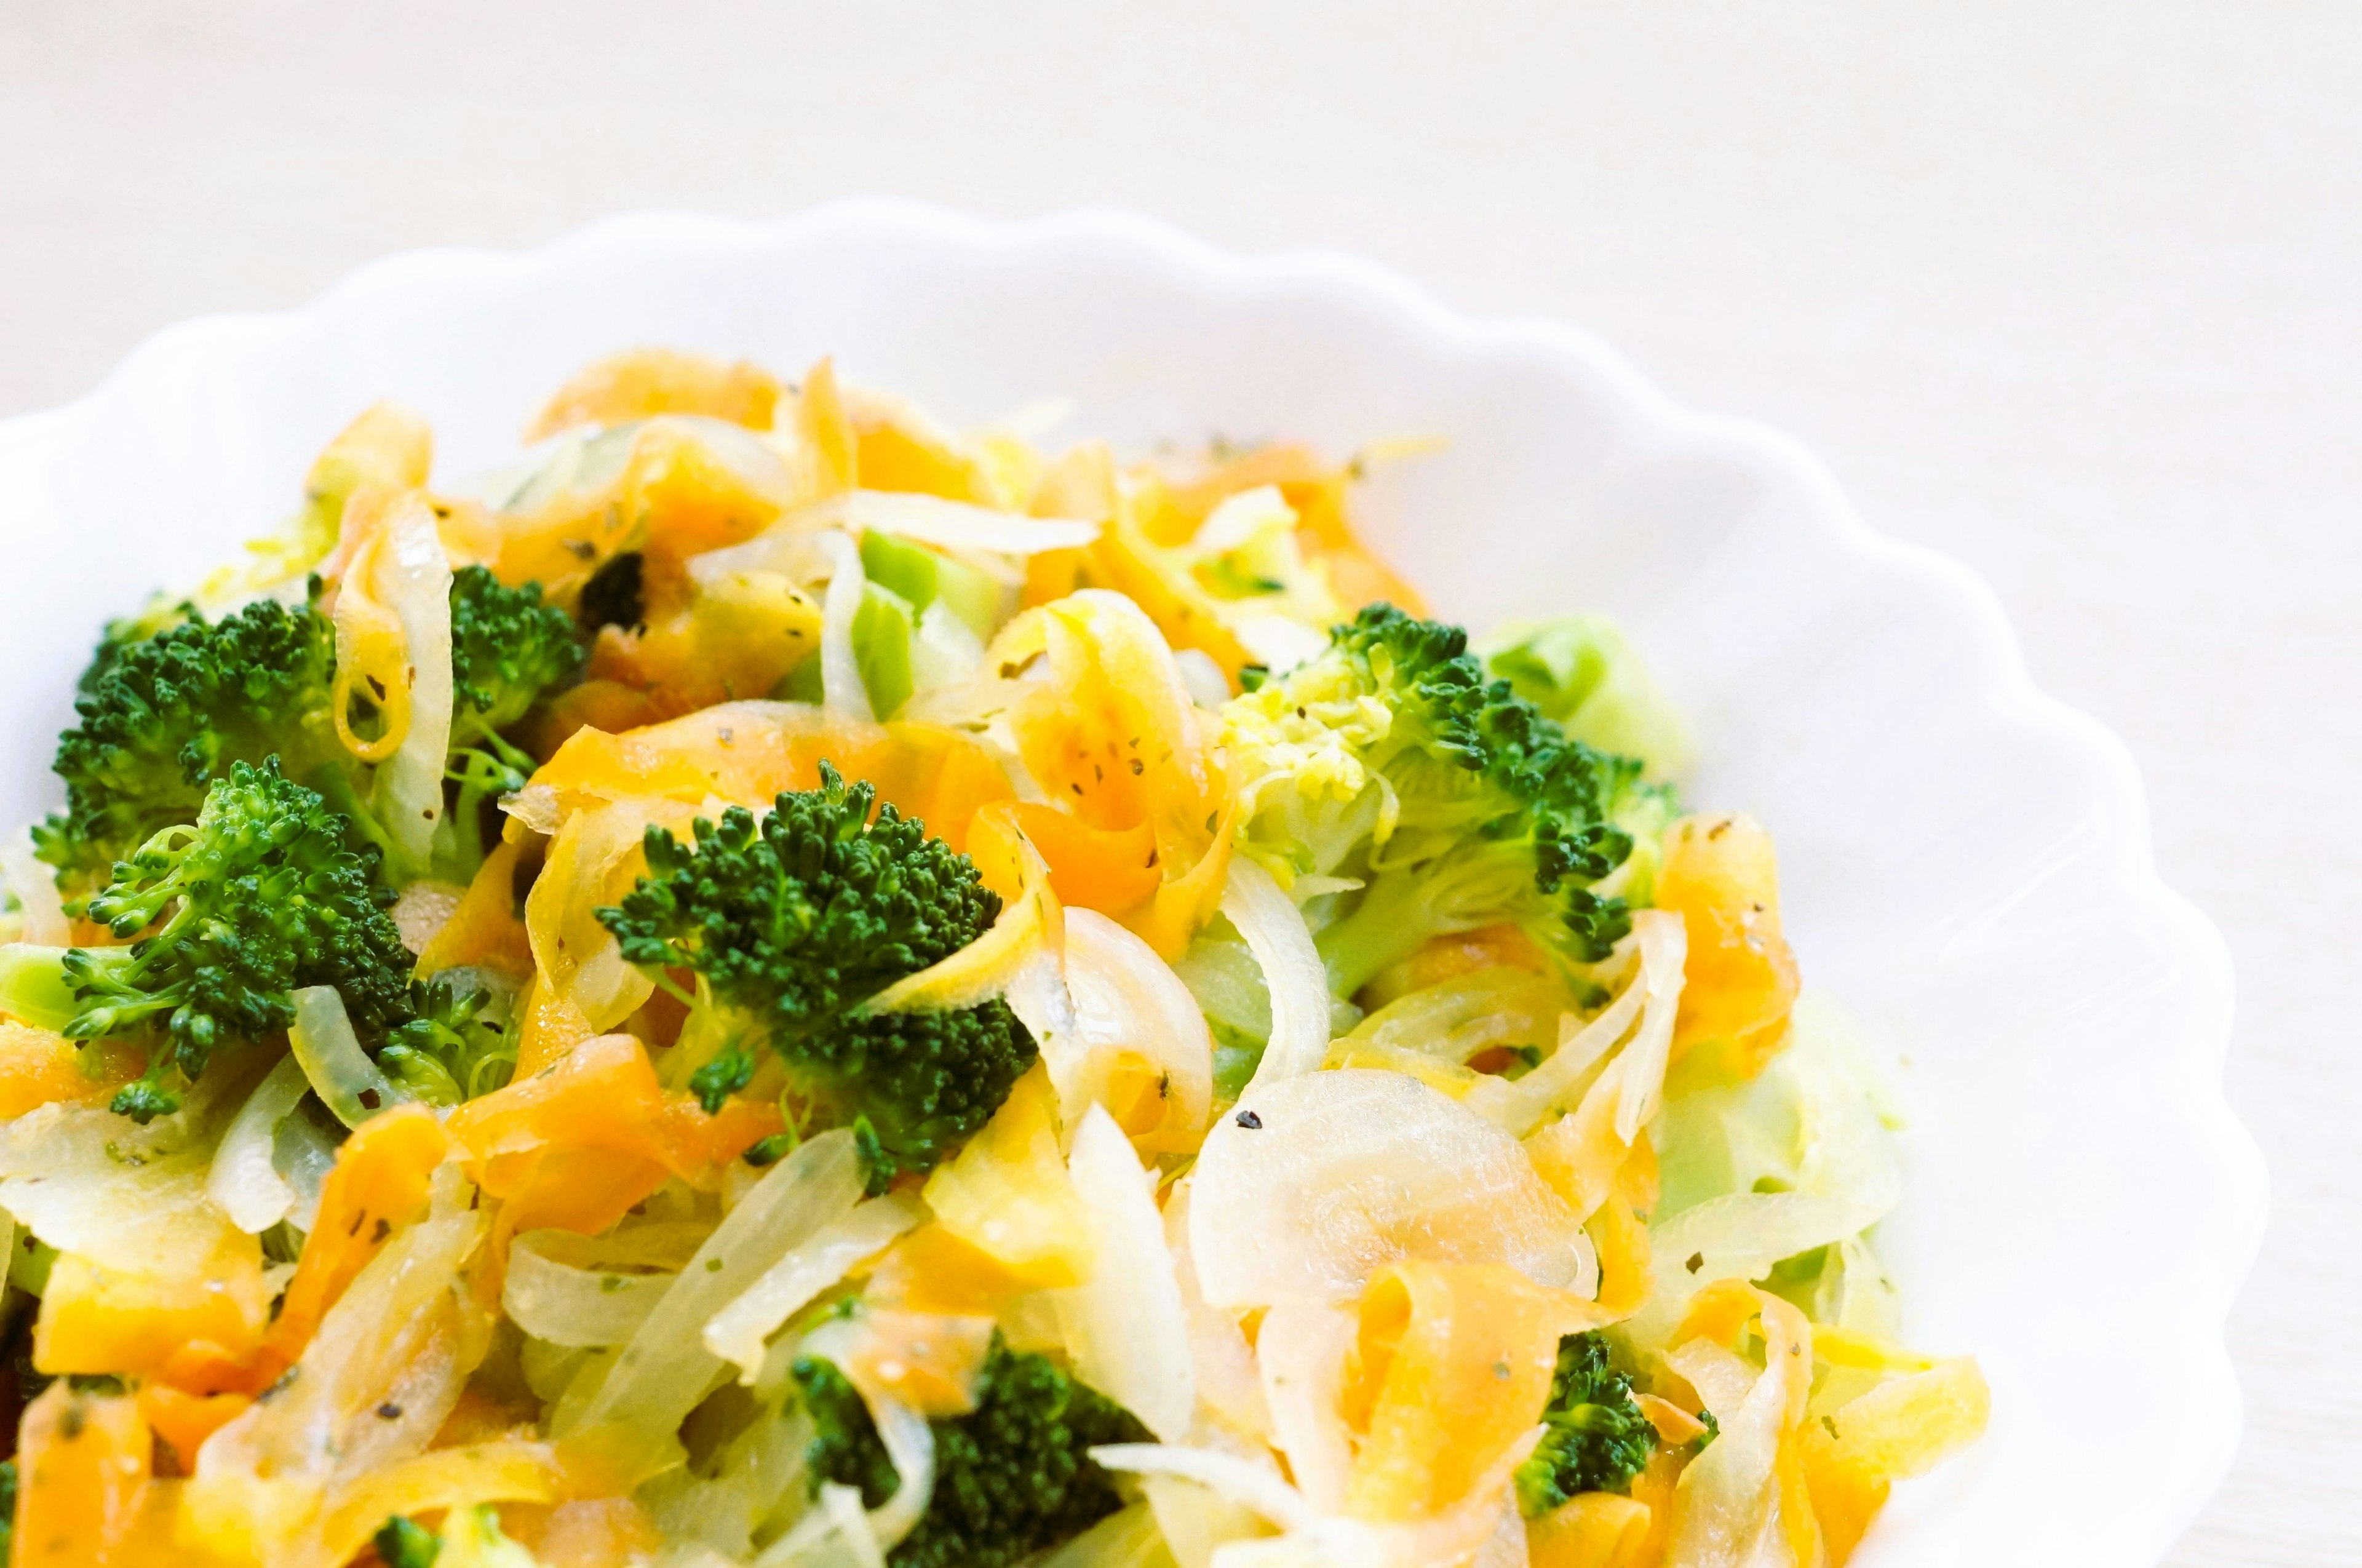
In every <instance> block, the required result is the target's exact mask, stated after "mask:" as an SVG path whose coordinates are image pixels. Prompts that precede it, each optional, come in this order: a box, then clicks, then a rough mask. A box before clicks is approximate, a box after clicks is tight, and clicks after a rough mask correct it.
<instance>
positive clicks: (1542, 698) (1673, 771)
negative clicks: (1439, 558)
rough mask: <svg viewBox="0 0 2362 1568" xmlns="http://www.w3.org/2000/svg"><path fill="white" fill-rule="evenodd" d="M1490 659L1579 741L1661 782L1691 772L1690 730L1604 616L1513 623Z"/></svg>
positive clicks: (1494, 642) (1495, 670)
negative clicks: (1639, 765) (1633, 761)
mask: <svg viewBox="0 0 2362 1568" xmlns="http://www.w3.org/2000/svg"><path fill="white" fill-rule="evenodd" d="M1484 654H1485V668H1486V669H1487V670H1489V671H1490V672H1491V673H1492V674H1494V675H1495V676H1497V677H1499V678H1500V679H1504V680H1507V682H1508V683H1509V686H1510V688H1511V689H1512V690H1515V691H1516V692H1517V694H1518V696H1520V697H1522V698H1524V699H1525V700H1526V701H1529V702H1531V703H1532V704H1533V705H1534V706H1535V707H1536V708H1539V709H1540V710H1541V712H1543V713H1545V714H1546V715H1548V716H1549V717H1550V718H1551V719H1553V720H1555V721H1557V723H1559V725H1560V726H1561V727H1562V728H1563V729H1564V730H1565V731H1566V733H1567V734H1569V735H1571V736H1573V738H1574V739H1576V740H1579V741H1581V742H1583V743H1584V745H1591V746H1596V747H1597V748H1598V749H1600V750H1601V751H1606V752H1614V753H1616V754H1617V755H1620V756H1637V757H1639V759H1640V760H1641V761H1642V762H1643V763H1644V764H1646V765H1647V767H1648V769H1649V772H1650V775H1651V776H1652V777H1654V778H1672V777H1674V776H1676V775H1678V774H1680V773H1682V772H1683V771H1684V770H1685V769H1686V768H1687V767H1689V763H1690V758H1691V755H1692V753H1693V751H1694V745H1693V744H1692V742H1691V739H1690V733H1689V726H1688V725H1687V724H1685V723H1683V722H1682V716H1681V714H1680V713H1679V712H1676V711H1675V710H1674V708H1673V705H1672V703H1671V702H1670V701H1667V700H1666V698H1665V695H1664V693H1663V692H1662V691H1661V690H1659V689H1658V686H1657V683H1656V681H1655V680H1654V679H1651V678H1650V674H1649V671H1648V668H1647V667H1645V666H1644V665H1642V664H1641V662H1640V656H1639V654H1637V653H1635V652H1633V650H1632V645H1631V644H1630V643H1629V642H1628V641H1627V640H1626V639H1625V636H1624V634H1623V633H1622V632H1621V631H1620V630H1618V629H1617V626H1616V624H1615V623H1614V622H1612V621H1609V620H1608V619H1607V618H1606V617H1605V616H1601V615H1566V616H1562V617H1560V618H1559V619H1557V620H1555V621H1525V622H1518V623H1515V624H1510V625H1507V626H1504V627H1502V628H1501V629H1500V630H1499V631H1498V632H1496V633H1495V634H1494V635H1493V636H1492V637H1491V638H1490V639H1488V640H1487V642H1486V643H1485V649H1484Z"/></svg>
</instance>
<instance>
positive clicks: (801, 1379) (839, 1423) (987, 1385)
mask: <svg viewBox="0 0 2362 1568" xmlns="http://www.w3.org/2000/svg"><path fill="white" fill-rule="evenodd" d="M791 1375H792V1376H793V1377H794V1379H795V1382H796V1386H797V1387H798V1389H799V1390H800V1392H801V1394H802V1396H803V1400H804V1408H805V1409H806V1410H807V1411H809V1412H810V1413H811V1419H812V1423H813V1427H814V1429H815V1430H814V1435H813V1438H812V1440H811V1445H810V1446H809V1447H808V1448H807V1449H806V1450H805V1455H804V1457H805V1463H806V1464H807V1465H808V1466H809V1467H810V1471H809V1473H810V1477H811V1487H812V1489H813V1491H814V1492H815V1493H817V1492H818V1490H819V1488H820V1485H821V1483H822V1482H823V1481H833V1482H836V1483H838V1484H840V1485H847V1486H857V1487H859V1488H860V1489H861V1496H862V1501H863V1503H864V1504H865V1505H866V1506H867V1507H873V1508H874V1507H878V1506H880V1505H881V1504H883V1503H884V1502H885V1501H886V1500H887V1499H888V1498H889V1497H891V1496H893V1495H894V1492H895V1490H896V1488H897V1487H898V1486H900V1476H898V1475H896V1474H895V1473H894V1467H893V1464H892V1463H891V1461H889V1459H888V1458H887V1455H886V1447H885V1444H884V1443H883V1442H881V1441H879V1440H878V1437H877V1427H876V1425H875V1423H873V1422H872V1420H871V1419H870V1416H869V1410H868V1408H867V1407H866V1406H865V1405H864V1404H863V1403H862V1402H861V1397H860V1396H859V1395H858V1394H857V1393H856V1392H855V1390H854V1388H853V1386H852V1385H851V1384H850V1383H849V1382H847V1381H846V1380H845V1378H844V1375H843V1374H842V1373H840V1372H838V1371H837V1369H836V1368H835V1367H834V1366H833V1365H832V1364H829V1363H827V1362H825V1361H817V1360H814V1359H812V1358H811V1357H804V1358H801V1359H800V1360H798V1361H797V1362H796V1363H795V1364H794V1366H793V1368H792V1369H791ZM928 1424H929V1425H930V1426H931V1427H932V1428H933V1430H934V1436H935V1490H934V1495H933V1498H932V1499H931V1500H930V1501H929V1503H928V1505H927V1511H926V1513H925V1515H924V1516H923V1517H922V1518H921V1519H920V1520H919V1523H918V1525H917V1526H916V1528H914V1529H912V1530H911V1533H910V1535H908V1536H907V1537H905V1538H904V1539H903V1540H902V1542H901V1544H900V1545H899V1546H897V1547H895V1549H894V1550H893V1551H890V1552H889V1553H888V1554H887V1561H888V1562H889V1563H891V1564H892V1565H893V1568H1005V1565H1007V1564H1010V1563H1014V1562H1021V1561H1023V1560H1024V1559H1026V1558H1027V1557H1030V1556H1032V1554H1033V1553H1035V1552H1039V1551H1048V1550H1049V1549H1050V1548H1052V1547H1054V1546H1056V1545H1058V1544H1059V1543H1060V1542H1062V1541H1065V1540H1070V1539H1072V1538H1073V1537H1075V1536H1077V1535H1079V1534H1081V1533H1082V1532H1083V1531H1084V1530H1086V1529H1089V1528H1090V1527H1091V1526H1092V1525H1094V1524H1096V1523H1098V1521H1099V1520H1100V1519H1102V1518H1106V1517H1107V1516H1108V1515H1109V1514H1111V1513H1114V1512H1115V1511H1116V1510H1117V1509H1118V1508H1120V1507H1122V1506H1123V1498H1122V1496H1120V1494H1119V1493H1118V1492H1117V1490H1116V1485H1115V1480H1114V1477H1112V1476H1110V1475H1109V1474H1108V1473H1107V1472H1106V1471H1105V1470H1102V1469H1100V1468H1099V1466H1098V1465H1097V1464H1095V1463H1092V1462H1091V1460H1090V1458H1089V1450H1091V1449H1093V1448H1096V1447H1098V1446H1099V1445H1101V1444H1104V1443H1121V1442H1148V1441H1153V1438H1152V1436H1151V1434H1150V1432H1149V1430H1148V1429H1147V1428H1146V1427H1144V1426H1142V1424H1141V1422H1140V1420H1139V1419H1138V1418H1137V1417H1135V1416H1133V1415H1132V1414H1131V1411H1129V1410H1127V1409H1125V1408H1123V1407H1122V1406H1120V1405H1119V1404H1117V1403H1116V1402H1115V1401H1114V1400H1112V1399H1110V1398H1109V1397H1107V1396H1106V1395H1104V1394H1101V1393H1099V1392H1098V1390H1097V1389H1095V1388H1092V1387H1091V1386H1089V1385H1087V1384H1085V1383H1083V1382H1080V1381H1078V1380H1077V1379H1076V1378H1075V1377H1073V1376H1071V1375H1068V1374H1067V1373H1066V1372H1065V1371H1063V1370H1062V1369H1060V1368H1059V1366H1058V1365H1057V1364H1055V1363H1054V1362H1052V1361H1050V1360H1048V1359H1046V1358H1044V1357H1043V1356H1039V1355H1032V1354H1017V1353H1012V1352H1011V1351H1010V1349H1009V1348H1008V1346H1006V1345H1005V1344H1003V1343H1001V1342H1000V1341H999V1339H997V1338H996V1339H995V1340H994V1342H993V1345H992V1350H991V1352H990V1353H989V1354H988V1356H987V1358H986V1360H985V1364H984V1372H983V1376H982V1379H981V1383H980V1385H979V1387H978V1389H977V1408H976V1409H975V1410H973V1411H972V1412H970V1413H969V1414H967V1415H965V1416H956V1417H952V1418H949V1419H938V1420H933V1421H931V1422H929V1423H928Z"/></svg>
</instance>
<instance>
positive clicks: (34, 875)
mask: <svg viewBox="0 0 2362 1568" xmlns="http://www.w3.org/2000/svg"><path fill="white" fill-rule="evenodd" d="M0 877H5V878H6V879H7V883H8V890H9V891H10V892H12V893H14V894H16V895H17V911H18V912H19V913H21V914H22V915H23V916H24V917H25V923H24V925H23V927H22V928H21V929H20V930H19V931H18V932H17V935H18V937H19V938H20V939H22V940H23V941H26V942H29V943H32V944H35V945H36V946H41V947H63V946H65V945H66V944H68V943H70V942H72V940H73V927H72V923H71V922H68V921H67V919H66V906H65V900H64V899H62V898H61V897H60V895H59V893H58V879H57V874H56V873H55V872H53V871H51V870H50V867H48V866H46V865H44V864H43V863H42V861H41V859H40V857H39V856H37V855H35V854H34V853H33V830H32V829H30V828H21V829H19V830H18V831H17V832H16V833H14V834H10V835H9V836H8V837H6V838H5V839H0Z"/></svg>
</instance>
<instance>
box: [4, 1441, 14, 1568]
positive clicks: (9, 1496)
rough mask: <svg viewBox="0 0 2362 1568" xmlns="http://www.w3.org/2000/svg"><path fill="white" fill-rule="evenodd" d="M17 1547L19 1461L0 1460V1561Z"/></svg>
mask: <svg viewBox="0 0 2362 1568" xmlns="http://www.w3.org/2000/svg"><path fill="white" fill-rule="evenodd" d="M16 1547H17V1462H16V1461H15V1460H13V1459H6V1460H0V1562H7V1561H8V1560H9V1558H10V1557H11V1556H12V1555H13V1554H14V1552H15V1551H16Z"/></svg>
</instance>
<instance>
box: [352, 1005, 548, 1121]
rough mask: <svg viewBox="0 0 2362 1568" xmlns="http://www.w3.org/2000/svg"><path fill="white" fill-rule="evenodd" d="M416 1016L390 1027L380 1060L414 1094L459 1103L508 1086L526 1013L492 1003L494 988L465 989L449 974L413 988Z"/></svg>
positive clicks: (432, 1102)
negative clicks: (519, 1028) (519, 1027)
mask: <svg viewBox="0 0 2362 1568" xmlns="http://www.w3.org/2000/svg"><path fill="white" fill-rule="evenodd" d="M492 1000H493V998H492V994H491V992H490V991H487V990H484V989H482V988H469V989H466V990H462V989H461V988H458V986H456V985H453V984H452V983H451V982H449V981H447V980H432V981H427V982H425V983H423V984H420V985H418V986H417V987H415V988H414V990H413V992H412V1004H413V1007H414V1010H415V1011H416V1013H417V1016H416V1017H415V1018H413V1019H411V1020H410V1021H407V1022H404V1023H398V1024H396V1025H394V1026H393V1027H392V1029H390V1030H388V1031H386V1043H385V1049H384V1050H382V1051H381V1052H379V1053H378V1058H377V1059H378V1066H381V1068H383V1069H384V1070H385V1076H386V1077H389V1078H391V1079H392V1080H393V1082H394V1083H395V1084H397V1085H399V1086H400V1087H401V1088H403V1090H404V1091H405V1092H407V1093H408V1094H409V1095H410V1096H411V1098H413V1099H423V1100H425V1102H426V1103H427V1104H429V1105H446V1106H447V1105H458V1103H459V1102H460V1101H462V1100H467V1099H474V1098H475V1097H476V1096H478V1095H480V1094H490V1093H491V1092H492V1091H493V1090H494V1089H497V1088H505V1087H506V1086H507V1084H508V1081H509V1079H510V1077H512V1076H513V1074H514V1073H515V1072H516V1060H517V1038H516V1033H515V1028H514V1026H515V1025H516V1024H518V1023H521V1022H522V1020H521V1019H518V1018H515V1017H513V1015H512V1011H511V1009H510V1008H508V1007H507V1006H505V1005H502V1006H497V1007H495V1006H492V1005H491V1003H492Z"/></svg>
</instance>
